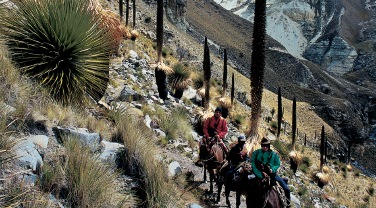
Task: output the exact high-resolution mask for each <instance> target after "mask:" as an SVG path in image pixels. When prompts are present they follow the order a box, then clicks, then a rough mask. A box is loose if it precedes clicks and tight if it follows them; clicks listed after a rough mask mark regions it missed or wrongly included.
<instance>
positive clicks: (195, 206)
mask: <svg viewBox="0 0 376 208" xmlns="http://www.w3.org/2000/svg"><path fill="white" fill-rule="evenodd" d="M188 208H202V207H201V206H200V205H198V204H195V203H193V204H190V205H188Z"/></svg>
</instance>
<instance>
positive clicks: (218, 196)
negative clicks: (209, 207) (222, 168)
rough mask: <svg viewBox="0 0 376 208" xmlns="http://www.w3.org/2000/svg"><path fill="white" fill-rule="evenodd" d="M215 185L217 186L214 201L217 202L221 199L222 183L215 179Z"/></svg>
mask: <svg viewBox="0 0 376 208" xmlns="http://www.w3.org/2000/svg"><path fill="white" fill-rule="evenodd" d="M217 186H218V194H217V201H216V203H217V204H218V203H219V202H220V201H221V192H222V187H223V183H222V182H221V181H217Z"/></svg>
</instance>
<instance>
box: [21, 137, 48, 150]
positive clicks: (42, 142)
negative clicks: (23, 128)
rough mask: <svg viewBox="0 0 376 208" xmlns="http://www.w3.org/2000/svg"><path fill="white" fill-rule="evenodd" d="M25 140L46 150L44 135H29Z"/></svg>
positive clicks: (46, 143) (46, 140)
mask: <svg viewBox="0 0 376 208" xmlns="http://www.w3.org/2000/svg"><path fill="white" fill-rule="evenodd" d="M26 140H29V141H31V142H33V143H34V144H36V145H39V146H40V147H42V148H47V145H48V137H47V136H46V135H30V136H29V137H27V138H26Z"/></svg>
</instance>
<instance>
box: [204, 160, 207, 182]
mask: <svg viewBox="0 0 376 208" xmlns="http://www.w3.org/2000/svg"><path fill="white" fill-rule="evenodd" d="M206 182H207V181H206V167H205V164H204V183H206Z"/></svg>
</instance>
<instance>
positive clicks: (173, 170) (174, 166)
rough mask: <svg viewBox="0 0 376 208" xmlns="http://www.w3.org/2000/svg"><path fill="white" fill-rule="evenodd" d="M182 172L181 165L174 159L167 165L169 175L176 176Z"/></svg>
mask: <svg viewBox="0 0 376 208" xmlns="http://www.w3.org/2000/svg"><path fill="white" fill-rule="evenodd" d="M181 173H182V170H181V167H180V164H179V163H178V162H176V161H174V162H172V163H170V165H169V166H168V175H169V176H172V177H174V176H176V175H178V174H181Z"/></svg>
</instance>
